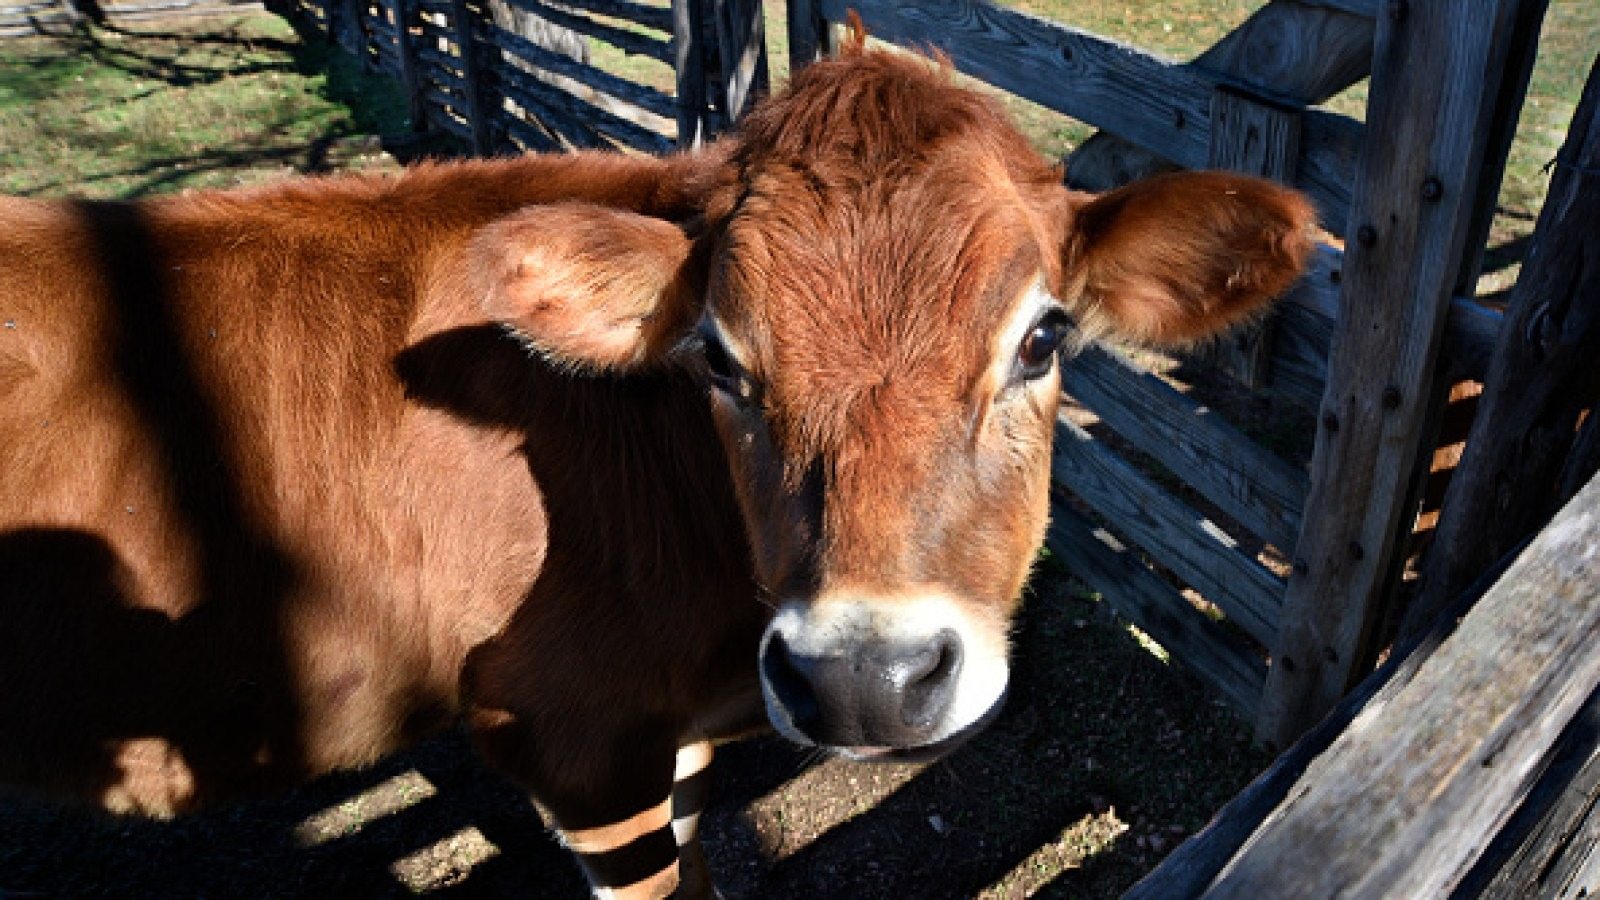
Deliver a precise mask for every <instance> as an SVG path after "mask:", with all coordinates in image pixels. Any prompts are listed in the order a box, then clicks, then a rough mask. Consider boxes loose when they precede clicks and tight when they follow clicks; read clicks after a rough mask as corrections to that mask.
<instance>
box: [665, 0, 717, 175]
mask: <svg viewBox="0 0 1600 900" xmlns="http://www.w3.org/2000/svg"><path fill="white" fill-rule="evenodd" d="M704 14H705V8H704V4H703V3H702V2H701V0H673V3H672V60H673V62H672V65H673V70H674V71H675V72H676V77H677V83H678V92H677V100H678V146H680V147H683V148H685V149H690V148H694V147H699V146H700V145H701V144H703V143H705V142H706V141H707V140H708V139H709V138H710V137H711V133H712V121H711V97H710V94H709V87H708V85H707V83H706V59H705V55H706V52H707V48H706V42H705V33H706V22H705V18H704Z"/></svg>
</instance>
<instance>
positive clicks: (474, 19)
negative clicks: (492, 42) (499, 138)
mask: <svg viewBox="0 0 1600 900" xmlns="http://www.w3.org/2000/svg"><path fill="white" fill-rule="evenodd" d="M479 18H480V16H479V14H478V11H477V9H476V8H475V7H473V6H472V5H470V4H469V2H468V0H451V3H450V24H451V28H452V30H453V31H454V34H453V35H452V37H453V38H454V39H455V44H456V47H458V48H459V49H460V52H461V81H462V84H461V98H462V101H463V102H464V103H465V108H464V109H462V113H463V115H465V116H466V119H467V128H468V130H469V131H470V132H471V135H472V152H473V153H475V154H477V155H479V156H488V155H489V154H491V153H493V152H494V132H493V130H492V129H491V127H490V123H489V112H490V110H489V106H488V104H486V103H485V102H484V97H483V94H484V90H483V73H482V71H481V69H480V67H479V65H478V21H479Z"/></svg>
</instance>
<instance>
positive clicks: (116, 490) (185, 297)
mask: <svg viewBox="0 0 1600 900" xmlns="http://www.w3.org/2000/svg"><path fill="white" fill-rule="evenodd" d="M463 173H464V175H462V176H458V178H459V177H467V179H468V180H467V181H466V182H465V183H459V184H456V185H455V187H456V188H458V189H459V190H460V191H461V192H462V193H464V194H465V195H466V196H468V197H471V198H476V199H475V200H473V201H472V202H464V203H463V202H451V201H448V200H447V199H444V197H443V195H442V193H441V192H443V191H446V190H447V189H449V188H450V187H451V185H450V184H449V183H448V177H447V176H449V170H440V171H437V172H434V173H431V174H429V175H427V176H425V177H424V178H422V179H416V178H413V179H411V183H410V184H409V185H405V186H403V187H402V188H398V189H394V190H390V189H388V188H375V187H370V186H369V187H368V188H363V189H339V188H332V189H330V188H327V187H326V186H317V185H313V186H311V187H303V186H302V187H295V188H288V189H283V190H280V191H277V192H271V191H268V192H258V193H256V194H253V195H246V196H245V197H243V198H242V199H241V198H239V197H236V196H213V195H201V196H198V197H188V198H180V199H176V200H169V201H160V202H156V203H150V204H142V205H132V204H89V203H62V204H41V203H27V202H16V201H4V203H3V205H0V220H3V221H4V222H5V223H6V226H7V227H4V228H0V319H3V320H4V331H0V447H3V448H5V449H4V450H3V451H0V622H4V625H5V627H4V628H0V734H5V735H6V736H7V738H6V740H4V741H0V780H3V781H20V782H23V783H28V784H36V785H41V786H45V787H49V788H54V789H58V790H61V789H65V790H68V791H71V792H75V793H87V794H89V795H90V796H92V797H96V798H97V799H100V800H102V801H105V802H108V803H110V804H111V805H113V806H123V807H132V808H142V809H151V810H163V809H167V808H172V807H182V806H185V805H188V804H189V803H190V802H192V801H197V800H203V799H206V798H207V797H208V796H209V795H212V794H223V793H232V792H235V791H238V790H240V789H241V788H249V787H252V786H254V785H255V784H256V783H258V782H259V783H263V784H264V783H276V782H279V781H283V780H286V779H292V778H295V777H299V776H301V775H303V774H305V773H307V772H314V771H320V770H323V769H326V768H329V767H332V766H337V765H347V764H353V763H358V762H361V761H364V760H365V759H369V758H371V757H373V756H375V755H377V754H379V753H382V752H385V751H387V750H389V749H392V748H393V747H395V746H397V745H398V744H400V743H402V742H404V740H406V739H407V738H408V737H411V736H413V735H415V734H418V733H423V732H426V731H427V730H429V729H431V728H433V727H436V726H437V725H438V724H439V723H440V722H441V721H444V720H445V719H447V718H448V717H449V716H450V715H451V714H452V713H453V712H454V710H455V707H456V704H457V692H458V688H459V683H458V682H459V673H460V669H461V666H462V664H463V662H464V659H465V656H466V654H467V653H468V651H469V650H471V649H472V648H473V647H475V646H477V645H479V644H481V643H483V642H484V641H486V640H487V639H489V638H490V637H491V636H493V635H495V634H496V633H497V632H499V631H501V629H502V628H503V627H504V626H505V625H506V624H507V622H508V619H509V617H510V616H511V615H512V612H513V610H514V609H516V608H517V607H518V606H519V604H523V601H524V599H525V598H529V602H528V603H526V604H523V607H524V608H525V609H529V610H531V612H530V613H528V615H529V616H532V617H534V618H539V617H543V618H547V619H548V618H552V617H554V618H555V619H556V621H557V624H561V625H565V626H567V627H568V628H569V630H570V629H571V628H573V627H577V626H576V625H574V623H575V622H577V621H578V620H576V619H574V618H573V617H572V616H571V615H570V614H566V613H562V612H561V611H560V610H561V609H563V608H565V607H566V606H570V602H569V601H566V600H564V599H563V598H565V597H566V596H568V595H570V594H571V593H572V590H573V585H574V584H575V583H577V582H580V581H584V580H588V581H591V582H597V583H600V584H601V585H604V584H605V583H606V581H607V579H608V578H615V579H617V580H619V582H623V581H631V582H636V583H638V584H639V585H640V586H641V587H646V588H650V589H654V590H663V589H664V588H663V587H662V586H663V585H664V584H666V583H667V582H668V581H670V574H669V575H668V576H664V575H663V571H666V572H668V573H670V572H672V571H676V570H678V569H681V568H683V567H684V565H683V559H681V558H677V557H684V556H685V555H686V554H689V553H691V552H692V551H691V550H690V549H689V548H690V547H691V546H692V543H691V542H694V543H700V544H702V545H703V544H704V543H705V541H706V539H707V537H708V536H710V537H713V538H715V537H716V536H718V535H720V536H721V539H722V542H723V543H728V533H727V531H728V529H729V528H730V527H732V528H734V529H735V534H737V532H736V527H737V526H736V525H731V520H730V519H729V518H728V517H727V516H726V515H724V514H723V513H722V512H721V509H722V508H723V507H726V506H728V505H729V504H727V503H726V502H725V498H723V497H722V496H721V495H720V494H719V487H718V485H717V484H716V482H717V479H715V478H713V479H712V485H711V487H712V489H711V490H710V491H709V494H710V495H711V497H712V498H713V499H712V501H711V508H712V510H713V511H712V512H711V513H709V514H702V515H700V520H701V522H702V523H703V524H701V525H700V526H698V528H697V529H691V530H697V531H700V532H702V533H700V534H682V535H680V534H677V533H675V532H674V530H673V528H672V527H670V524H668V523H670V522H671V521H672V520H674V519H675V518H678V516H675V514H674V509H675V508H676V507H682V506H685V505H686V504H687V505H688V506H689V507H695V506H696V505H697V504H700V503H702V502H704V501H703V498H698V497H695V496H690V495H687V494H684V493H683V492H682V491H681V490H676V491H675V490H674V489H672V488H670V487H669V488H666V489H663V488H662V487H661V485H659V484H657V483H656V482H657V481H659V479H657V478H655V477H653V475H652V474H651V473H652V470H653V468H654V467H655V466H657V465H658V464H660V463H661V461H662V460H663V459H665V460H667V461H668V462H667V464H668V466H669V467H670V468H678V469H681V468H683V467H685V466H688V467H690V468H691V469H692V468H696V467H698V466H699V465H700V462H701V460H702V458H703V459H704V460H706V461H710V462H712V463H713V464H714V463H715V461H716V457H715V456H714V455H712V454H711V452H710V450H709V448H707V447H706V446H704V445H705V440H704V439H703V438H693V437H691V438H688V439H683V438H681V437H678V436H675V435H678V434H679V433H680V432H681V431H682V428H683V426H682V422H681V419H682V418H683V417H684V416H687V417H688V418H689V419H690V420H691V425H693V424H694V421H695V411H694V408H693V407H694V401H695V398H694V397H693V395H692V391H689V390H685V387H686V386H685V385H684V384H683V383H681V382H680V381H679V380H678V379H676V378H673V377H671V376H662V377H659V378H655V379H644V380H642V381H640V382H637V383H630V384H628V385H626V386H619V385H616V384H610V383H606V382H592V381H586V380H581V379H575V378H572V377H570V376H567V375H563V374H561V373H558V372H553V371H550V370H549V369H546V368H544V367H542V366H540V365H539V364H537V363H536V362H535V361H533V360H531V359H530V358H529V357H528V356H527V355H526V354H525V353H524V352H523V351H522V350H521V349H520V348H519V347H518V346H517V345H516V344H515V342H514V341H512V340H511V339H510V338H509V337H507V336H506V335H504V333H503V332H502V331H501V330H500V329H499V328H498V327H495V326H493V325H491V324H489V323H487V322H485V321H483V318H482V315H481V314H480V313H479V312H478V311H477V309H476V304H475V302H474V301H473V298H472V297H471V296H470V292H469V291H467V290H466V289H465V286H464V281H463V280H462V279H461V278H459V277H458V275H459V273H458V262H459V253H460V251H461V250H462V248H463V246H464V244H465V241H466V240H467V238H468V237H469V235H470V233H471V231H472V229H473V227H474V226H476V225H478V224H482V223H483V222H486V221H488V220H489V219H491V218H493V217H494V216H495V215H497V214H500V213H502V212H506V211H509V210H510V209H514V208H516V206H517V205H519V204H520V202H521V201H522V200H525V199H527V198H519V197H518V196H516V191H515V190H510V189H502V190H498V191H496V190H493V189H490V190H485V187H486V185H485V184H484V183H481V181H482V179H484V178H490V179H491V180H492V177H493V176H495V174H496V170H494V169H493V168H492V167H485V166H478V167H476V168H468V169H465V170H463ZM472 177H476V178H478V179H479V181H478V182H473V181H471V178H472ZM430 179H432V180H430ZM625 199H626V198H625ZM701 405H703V404H701ZM680 407H681V409H680ZM698 415H699V417H700V418H703V417H704V412H703V410H701V411H699V414H698ZM653 432H660V433H659V434H656V433H653ZM703 433H704V434H705V435H706V436H709V433H710V432H709V427H707V428H704V429H703ZM696 480H699V481H703V480H704V479H696ZM635 507H637V508H638V510H642V513H640V512H638V511H635V512H628V510H629V509H633V508H635ZM652 517H653V518H652ZM663 519H664V520H665V523H664V522H663V521H661V520H663ZM641 528H642V529H645V530H646V531H651V530H655V532H657V533H652V534H647V535H642V537H644V538H646V539H648V540H650V541H653V543H654V546H657V547H660V548H663V549H660V550H659V551H658V552H659V553H663V554H666V555H668V556H672V557H675V558H674V559H671V560H667V561H665V562H662V561H657V562H658V564H659V565H657V566H656V568H650V564H649V563H648V561H641V560H637V559H634V560H628V561H625V562H624V563H620V564H619V562H618V561H617V560H615V559H607V557H608V556H615V555H616V551H615V549H614V547H616V546H620V545H621V543H623V542H626V541H627V540H628V539H629V538H630V537H633V538H639V537H641V535H640V534H638V533H637V532H638V531H639V529H641ZM630 529H631V530H632V531H633V532H635V533H634V534H632V535H630V534H629V533H628V532H629V531H630ZM551 531H556V532H557V536H556V538H555V539H554V540H555V543H556V545H557V550H556V551H555V552H556V553H557V554H559V555H560V556H561V557H562V559H563V560H564V563H563V565H562V566H561V567H558V568H563V569H565V570H569V571H568V574H566V575H563V574H561V573H560V572H549V571H547V572H545V573H544V577H543V578H542V579H541V578H539V575H540V573H541V570H542V569H543V568H544V564H545V561H546V557H547V549H548V546H547V545H548V544H549V541H548V540H547V535H549V533H550V532H551ZM735 543H737V542H735ZM646 546H650V544H646ZM736 550H737V552H735V553H732V554H730V558H731V559H736V558H737V556H738V553H742V547H739V548H736ZM618 565H621V568H620V569H619V568H617V566H618ZM607 566H609V567H610V569H607V568H605V567H607ZM630 566H631V567H632V568H633V569H634V570H635V571H632V572H631V573H630V572H629V571H626V570H627V569H628V568H629V567H630ZM640 566H644V568H643V569H640ZM662 566H665V569H664V570H663V569H662V568H661V567H662ZM719 568H720V569H726V570H727V571H729V572H730V573H731V574H729V575H728V576H727V577H726V578H724V580H725V581H726V580H729V579H734V580H736V579H737V575H738V572H737V570H738V566H737V565H736V564H734V565H728V566H720V567H718V566H713V570H714V572H713V574H715V571H716V570H719ZM613 571H614V575H613V574H600V575H597V574H596V573H597V572H599V573H611V572H613ZM664 577H667V581H663V578H664ZM624 587H625V586H624ZM624 592H625V591H624ZM611 593H612V594H615V593H616V591H611ZM645 624H648V623H645ZM540 627H541V628H543V629H546V630H548V627H549V626H548V625H541V626H540ZM547 655H549V654H547Z"/></svg>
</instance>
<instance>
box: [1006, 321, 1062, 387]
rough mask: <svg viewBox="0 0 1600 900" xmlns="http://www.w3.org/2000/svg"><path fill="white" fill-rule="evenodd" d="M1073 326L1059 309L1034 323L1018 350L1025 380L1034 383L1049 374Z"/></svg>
mask: <svg viewBox="0 0 1600 900" xmlns="http://www.w3.org/2000/svg"><path fill="white" fill-rule="evenodd" d="M1071 325H1072V323H1071V321H1070V320H1068V319H1067V314H1066V313H1064V312H1062V311H1061V310H1059V309H1052V310H1050V311H1049V312H1047V313H1045V314H1044V316H1043V317H1041V318H1040V319H1039V321H1037V322H1035V323H1033V327H1032V328H1029V329H1028V333H1027V334H1026V335H1024V336H1023V338H1022V345H1021V346H1019V347H1018V348H1017V365H1018V366H1019V367H1020V368H1021V370H1022V377H1023V378H1025V379H1027V380H1029V381H1032V380H1034V379H1035V378H1043V377H1044V376H1045V375H1047V374H1049V372H1050V367H1051V365H1053V364H1054V363H1055V359H1056V351H1057V350H1060V349H1061V343H1062V341H1064V340H1066V337H1067V329H1068V328H1070V327H1071Z"/></svg>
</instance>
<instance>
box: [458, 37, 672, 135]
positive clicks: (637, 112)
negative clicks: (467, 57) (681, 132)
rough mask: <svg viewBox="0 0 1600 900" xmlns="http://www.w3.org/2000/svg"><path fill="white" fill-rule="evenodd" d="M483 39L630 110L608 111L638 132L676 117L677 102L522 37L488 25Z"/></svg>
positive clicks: (655, 128)
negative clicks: (630, 123)
mask: <svg viewBox="0 0 1600 900" xmlns="http://www.w3.org/2000/svg"><path fill="white" fill-rule="evenodd" d="M484 38H485V39H486V41H487V42H488V43H491V44H493V45H494V46H496V47H499V48H500V49H501V50H504V51H505V52H507V53H510V54H512V55H513V56H515V57H517V58H518V59H521V60H524V61H526V62H527V63H528V64H530V65H532V66H534V67H536V68H539V69H543V70H545V71H548V72H554V73H556V74H559V75H563V76H566V77H567V78H570V79H572V80H573V81H575V82H577V83H579V84H582V85H585V86H587V87H590V88H593V89H594V90H596V91H600V92H601V93H604V94H606V95H608V96H610V97H613V98H615V99H617V100H620V101H623V102H624V103H626V104H627V105H628V106H632V107H634V111H633V112H631V113H629V112H627V111H626V110H624V109H618V108H615V107H613V108H611V109H609V110H608V111H609V112H610V113H611V114H613V115H616V116H618V117H620V118H624V119H627V120H629V121H631V122H633V123H634V124H635V125H638V126H640V127H642V128H646V129H649V130H652V131H664V130H666V128H667V124H668V120H671V119H674V118H675V117H676V115H677V107H678V105H677V102H676V101H674V100H673V99H672V98H671V97H669V96H667V95H666V94H663V93H661V92H660V91H658V90H656V89H654V88H651V87H646V86H645V85H642V84H639V83H638V82H634V81H629V80H628V79H626V78H618V77H617V76H615V75H612V74H611V73H610V72H607V71H605V70H603V69H598V68H596V67H594V66H592V65H588V64H585V63H581V62H578V61H577V60H574V59H572V58H571V57H568V56H564V55H562V54H560V53H556V52H554V51H552V50H549V49H546V48H544V47H540V46H539V45H538V44H535V43H533V42H532V41H530V40H528V39H527V38H525V37H523V36H522V35H519V34H516V33H514V32H511V31H507V30H506V29H504V28H501V27H500V26H498V25H493V24H491V25H489V26H488V27H487V28H486V29H485V30H484Z"/></svg>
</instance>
